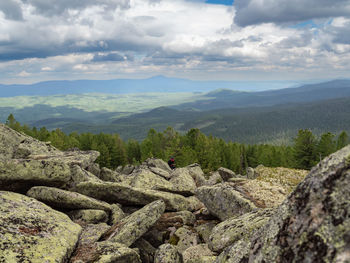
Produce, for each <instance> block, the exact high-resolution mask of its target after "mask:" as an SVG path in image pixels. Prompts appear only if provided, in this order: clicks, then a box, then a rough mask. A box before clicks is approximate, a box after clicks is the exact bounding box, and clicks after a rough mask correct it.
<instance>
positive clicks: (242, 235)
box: [208, 209, 272, 252]
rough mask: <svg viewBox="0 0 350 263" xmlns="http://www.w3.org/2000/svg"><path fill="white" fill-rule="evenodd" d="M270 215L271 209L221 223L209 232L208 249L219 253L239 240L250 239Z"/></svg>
mask: <svg viewBox="0 0 350 263" xmlns="http://www.w3.org/2000/svg"><path fill="white" fill-rule="evenodd" d="M271 214H272V210H271V209H264V210H259V211H254V212H250V213H246V214H244V215H242V216H238V217H232V218H230V219H227V220H226V221H224V222H221V223H220V224H218V225H217V226H215V227H214V228H213V229H212V231H211V235H210V237H209V242H208V243H209V247H210V249H211V250H212V251H216V252H221V251H222V250H223V249H224V248H226V247H228V246H230V245H232V244H234V243H235V242H236V241H238V240H240V239H244V240H247V239H250V238H251V236H252V235H253V234H254V232H255V231H256V230H258V229H259V228H261V227H262V226H264V225H265V224H266V222H267V221H268V220H269V218H270V216H271Z"/></svg>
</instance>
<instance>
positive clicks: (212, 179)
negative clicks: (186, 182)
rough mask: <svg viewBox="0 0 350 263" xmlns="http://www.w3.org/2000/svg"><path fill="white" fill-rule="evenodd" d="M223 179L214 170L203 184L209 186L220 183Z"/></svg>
mask: <svg viewBox="0 0 350 263" xmlns="http://www.w3.org/2000/svg"><path fill="white" fill-rule="evenodd" d="M223 181H224V180H222V178H221V175H220V174H219V172H214V173H212V174H211V175H210V176H209V179H208V180H207V181H206V182H205V185H208V186H211V185H216V184H221V183H222V182H223Z"/></svg>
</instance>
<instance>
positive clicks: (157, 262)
mask: <svg viewBox="0 0 350 263" xmlns="http://www.w3.org/2000/svg"><path fill="white" fill-rule="evenodd" d="M154 263H182V256H181V254H180V253H179V251H178V250H177V248H176V247H175V246H173V245H170V244H163V245H161V246H160V247H159V248H158V249H157V251H156V254H155V256H154Z"/></svg>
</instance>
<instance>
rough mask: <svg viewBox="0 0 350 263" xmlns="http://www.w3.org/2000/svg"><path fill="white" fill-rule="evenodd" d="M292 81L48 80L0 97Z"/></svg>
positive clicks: (0, 91) (1, 90)
mask: <svg viewBox="0 0 350 263" xmlns="http://www.w3.org/2000/svg"><path fill="white" fill-rule="evenodd" d="M296 84H297V82H292V81H263V82H257V81H195V80H188V79H180V78H167V77H164V76H155V77H152V78H148V79H113V80H73V81H46V82H39V83H35V84H29V85H1V84H0V97H14V96H50V95H64V94H83V93H109V94H126V93H147V92H167V93H170V92H208V91H212V90H215V89H232V90H240V91H259V90H260V91H261V90H268V89H278V88H287V87H290V86H292V85H296Z"/></svg>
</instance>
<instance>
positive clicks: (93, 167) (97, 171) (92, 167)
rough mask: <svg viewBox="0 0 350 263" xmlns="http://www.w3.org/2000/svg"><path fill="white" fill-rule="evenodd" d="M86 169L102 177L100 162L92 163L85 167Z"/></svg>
mask: <svg viewBox="0 0 350 263" xmlns="http://www.w3.org/2000/svg"><path fill="white" fill-rule="evenodd" d="M85 170H86V171H88V172H90V173H92V174H93V175H95V176H97V177H100V173H101V169H100V165H99V164H98V163H92V164H90V165H89V166H88V167H86V168H85Z"/></svg>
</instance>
